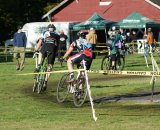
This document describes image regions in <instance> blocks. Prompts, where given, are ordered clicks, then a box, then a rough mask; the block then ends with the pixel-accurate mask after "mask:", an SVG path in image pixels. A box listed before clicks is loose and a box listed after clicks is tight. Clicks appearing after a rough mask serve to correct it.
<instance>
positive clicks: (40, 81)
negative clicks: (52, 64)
mask: <svg viewBox="0 0 160 130" xmlns="http://www.w3.org/2000/svg"><path fill="white" fill-rule="evenodd" d="M41 72H47V67H43V69H42V70H41ZM45 79H46V74H39V76H38V87H37V93H42V92H44V82H45Z"/></svg>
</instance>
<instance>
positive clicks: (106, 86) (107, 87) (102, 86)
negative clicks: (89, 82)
mask: <svg viewBox="0 0 160 130" xmlns="http://www.w3.org/2000/svg"><path fill="white" fill-rule="evenodd" d="M121 86H124V85H112V86H111V85H110V86H107V85H106V86H92V88H112V87H113V88H115V87H121Z"/></svg>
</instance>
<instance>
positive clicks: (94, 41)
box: [86, 28, 97, 59]
mask: <svg viewBox="0 0 160 130" xmlns="http://www.w3.org/2000/svg"><path fill="white" fill-rule="evenodd" d="M86 39H87V41H88V42H89V43H91V44H92V51H93V59H95V58H96V53H95V52H94V51H95V50H96V44H97V34H96V31H95V29H94V28H90V30H89V33H88V35H86Z"/></svg>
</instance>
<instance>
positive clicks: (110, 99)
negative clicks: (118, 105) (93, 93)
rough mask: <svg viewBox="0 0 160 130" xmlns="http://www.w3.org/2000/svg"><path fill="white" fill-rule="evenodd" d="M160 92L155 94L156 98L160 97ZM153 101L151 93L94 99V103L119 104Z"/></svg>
mask: <svg viewBox="0 0 160 130" xmlns="http://www.w3.org/2000/svg"><path fill="white" fill-rule="evenodd" d="M159 94H160V92H154V93H153V95H154V96H160V95H159ZM149 99H151V92H141V93H135V94H123V95H114V96H105V97H98V98H96V99H94V102H96V103H101V102H118V101H120V100H121V101H129V100H149Z"/></svg>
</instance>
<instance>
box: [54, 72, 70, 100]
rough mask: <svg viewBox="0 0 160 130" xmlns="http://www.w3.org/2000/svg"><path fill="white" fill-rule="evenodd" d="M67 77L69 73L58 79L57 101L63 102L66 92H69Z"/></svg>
mask: <svg viewBox="0 0 160 130" xmlns="http://www.w3.org/2000/svg"><path fill="white" fill-rule="evenodd" d="M69 75H70V73H65V74H64V75H63V76H62V78H61V79H60V81H59V83H58V86H57V101H58V102H60V103H61V102H64V100H65V99H66V97H67V95H68V92H69V85H70V84H69V83H68V82H67V81H69Z"/></svg>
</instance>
